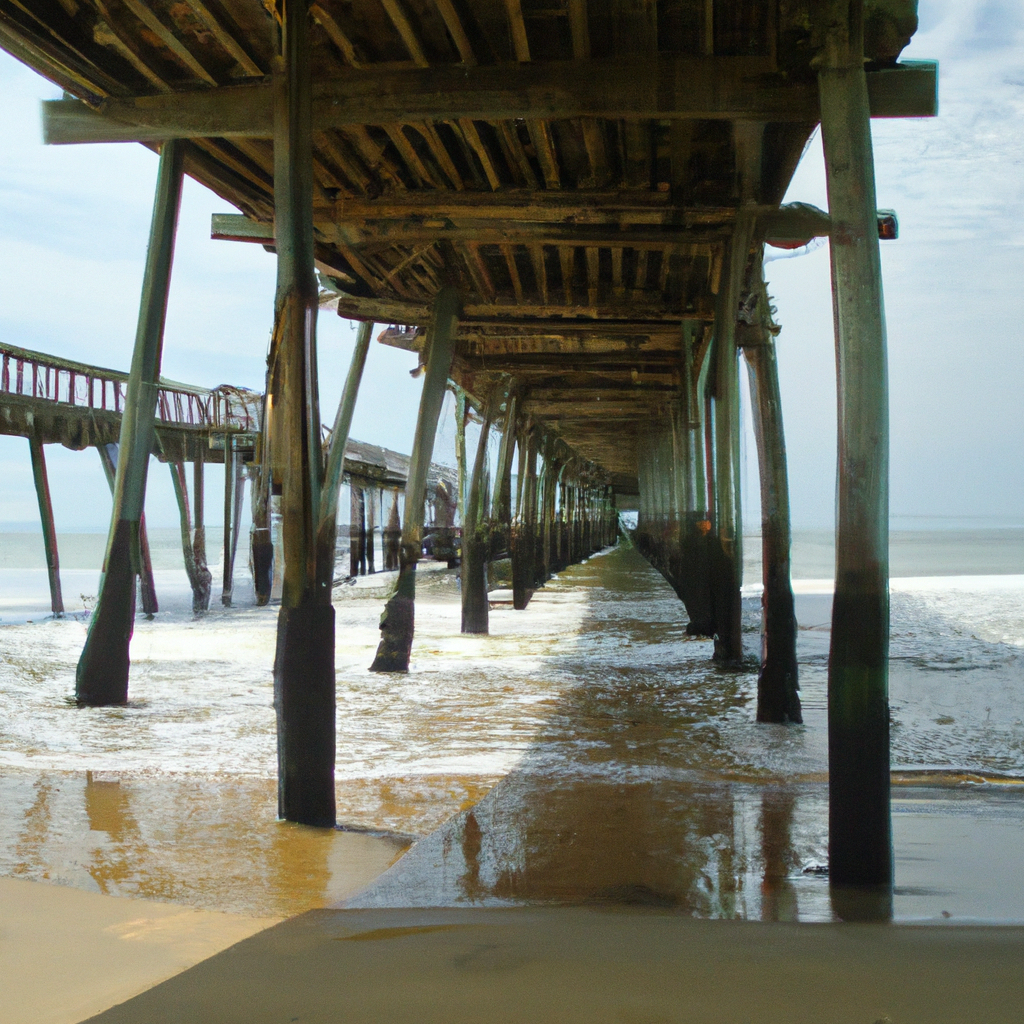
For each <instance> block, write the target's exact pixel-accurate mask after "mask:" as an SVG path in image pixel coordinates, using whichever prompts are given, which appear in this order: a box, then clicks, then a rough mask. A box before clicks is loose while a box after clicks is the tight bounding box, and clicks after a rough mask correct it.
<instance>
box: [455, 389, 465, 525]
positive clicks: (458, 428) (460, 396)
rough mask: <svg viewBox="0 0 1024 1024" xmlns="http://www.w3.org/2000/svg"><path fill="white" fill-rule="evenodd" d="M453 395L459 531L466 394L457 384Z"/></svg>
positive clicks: (462, 506) (462, 512) (462, 521)
mask: <svg viewBox="0 0 1024 1024" xmlns="http://www.w3.org/2000/svg"><path fill="white" fill-rule="evenodd" d="M452 390H453V391H454V393H455V466H456V472H457V474H458V482H457V484H456V486H457V488H458V493H457V494H456V495H455V510H456V514H457V515H458V518H459V529H463V528H464V527H465V525H466V414H467V412H468V408H467V406H466V392H465V391H464V390H463V389H462V388H460V387H459V386H458V385H457V384H456V385H454V387H453V389H452Z"/></svg>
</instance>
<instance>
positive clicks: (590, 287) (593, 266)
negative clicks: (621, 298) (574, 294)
mask: <svg viewBox="0 0 1024 1024" xmlns="http://www.w3.org/2000/svg"><path fill="white" fill-rule="evenodd" d="M586 253H587V296H588V298H589V300H590V304H591V305H592V306H596V305H597V295H598V290H599V288H600V285H601V260H600V252H599V250H598V248H597V246H596V245H588V246H587V248H586Z"/></svg>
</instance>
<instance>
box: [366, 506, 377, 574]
mask: <svg viewBox="0 0 1024 1024" xmlns="http://www.w3.org/2000/svg"><path fill="white" fill-rule="evenodd" d="M377 493H378V492H377V488H376V487H372V486H371V487H367V488H366V541H365V545H364V551H365V552H366V572H367V574H368V575H370V576H372V575H373V574H374V573H375V572H376V571H377V570H376V569H374V567H373V563H374V554H375V552H374V547H375V544H374V533H375V532H376V530H377Z"/></svg>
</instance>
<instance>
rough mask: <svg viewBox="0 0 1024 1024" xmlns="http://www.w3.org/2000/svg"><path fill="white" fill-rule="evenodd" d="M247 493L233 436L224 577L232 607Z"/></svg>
mask: <svg viewBox="0 0 1024 1024" xmlns="http://www.w3.org/2000/svg"><path fill="white" fill-rule="evenodd" d="M244 493H245V470H244V468H243V466H242V456H241V453H240V452H238V451H236V450H235V449H234V447H233V445H232V443H231V439H230V438H229V437H225V439H224V576H223V582H222V587H221V595H220V601H221V604H222V605H224V607H225V608H230V607H231V600H232V596H233V593H234V589H235V555H236V553H237V551H238V534H239V530H240V529H241V526H242V500H243V495H244Z"/></svg>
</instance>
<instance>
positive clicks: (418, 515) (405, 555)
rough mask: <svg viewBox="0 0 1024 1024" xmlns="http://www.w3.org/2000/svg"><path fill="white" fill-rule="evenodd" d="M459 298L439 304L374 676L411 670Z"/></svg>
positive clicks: (441, 295) (448, 294)
mask: <svg viewBox="0 0 1024 1024" xmlns="http://www.w3.org/2000/svg"><path fill="white" fill-rule="evenodd" d="M458 308H459V296H458V292H457V291H456V290H455V288H453V287H451V286H446V287H445V288H442V289H441V291H440V292H438V294H437V297H436V298H435V300H434V311H433V318H432V319H433V324H432V328H431V333H430V344H429V349H428V353H427V364H426V372H425V373H424V375H423V392H422V394H421V396H420V408H419V415H418V417H417V421H416V436H415V438H414V439H413V446H412V454H411V455H410V458H409V477H408V480H407V482H406V485H405V522H404V523H403V525H402V546H401V556H400V568H399V573H398V581H397V583H396V584H395V590H394V592H393V593H392V595H391V597H390V598H389V599H388V603H387V606H386V607H385V609H384V614H383V615H382V616H381V624H380V629H381V640H380V644H379V646H378V647H377V655H376V657H375V658H374V661H373V664H372V665H371V666H370V670H371V671H372V672H407V671H408V670H409V655H410V653H411V651H412V640H413V632H414V629H415V600H416V563H417V562H418V561H419V557H420V552H421V550H422V546H423V500H424V496H425V494H426V485H427V472H428V470H429V468H430V460H431V456H432V455H433V452H434V435H435V434H436V433H437V421H438V418H439V417H440V415H441V406H442V404H443V402H444V394H445V387H446V385H447V382H448V374H449V372H450V370H451V365H452V352H453V348H454V342H455V330H456V317H457V315H458Z"/></svg>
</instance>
